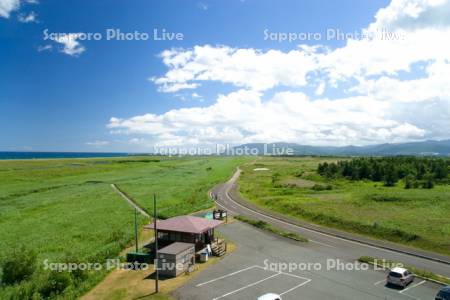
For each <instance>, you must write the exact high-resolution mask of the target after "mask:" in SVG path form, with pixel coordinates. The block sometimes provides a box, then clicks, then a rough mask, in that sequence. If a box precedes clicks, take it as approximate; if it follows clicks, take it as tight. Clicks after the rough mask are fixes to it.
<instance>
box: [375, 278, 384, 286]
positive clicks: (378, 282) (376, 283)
mask: <svg viewBox="0 0 450 300" xmlns="http://www.w3.org/2000/svg"><path fill="white" fill-rule="evenodd" d="M385 281H386V279H383V280H380V281H377V282H375V283H374V284H373V285H379V284H380V283H382V282H385Z"/></svg>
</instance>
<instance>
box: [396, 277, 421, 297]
mask: <svg viewBox="0 0 450 300" xmlns="http://www.w3.org/2000/svg"><path fill="white" fill-rule="evenodd" d="M425 282H427V281H426V280H422V281H421V282H419V283H417V284H414V285H411V286H409V287H407V288H406V289H403V290H401V291H400V292H399V293H400V294H403V293H404V292H406V291H408V290H410V289H413V288H415V287H418V286H419V285H421V284H424V283H425ZM407 296H409V295H407Z"/></svg>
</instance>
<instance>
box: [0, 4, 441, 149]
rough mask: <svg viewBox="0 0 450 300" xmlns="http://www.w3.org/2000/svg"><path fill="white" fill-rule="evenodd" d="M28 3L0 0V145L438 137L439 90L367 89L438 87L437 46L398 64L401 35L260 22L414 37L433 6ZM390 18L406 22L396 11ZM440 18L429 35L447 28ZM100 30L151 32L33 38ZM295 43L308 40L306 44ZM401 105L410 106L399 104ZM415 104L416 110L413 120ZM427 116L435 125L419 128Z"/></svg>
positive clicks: (130, 146) (41, 146) (125, 145)
mask: <svg viewBox="0 0 450 300" xmlns="http://www.w3.org/2000/svg"><path fill="white" fill-rule="evenodd" d="M30 2H31V3H30ZM34 2H36V1H19V0H0V39H1V42H0V64H1V68H0V82H1V84H0V105H1V109H0V126H1V128H3V130H2V138H1V139H0V150H35V151H46V150H47V151H49V150H51V151H130V152H134V151H151V150H152V147H154V146H155V145H177V146H181V145H211V144H214V143H218V142H223V143H232V144H238V143H241V142H242V143H243V142H257V141H259V142H274V141H281V140H283V141H289V142H299V143H309V144H334V145H336V144H339V145H341V144H370V143H378V142H389V141H392V142H397V141H406V140H421V139H425V138H448V136H446V135H445V130H442V126H444V129H445V126H448V122H447V123H446V119H447V117H448V116H447V115H446V113H447V112H448V103H449V102H448V97H447V96H448V90H443V91H440V93H438V94H437V95H432V96H430V99H428V98H427V97H417V98H414V97H413V99H409V100H408V101H406V100H405V101H400V102H401V103H394V104H393V102H392V101H394V100H392V99H394V98H395V101H398V99H399V98H401V99H404V98H405V97H403V94H402V93H404V92H405V90H409V88H408V87H406V86H405V88H404V90H399V91H397V92H396V94H390V95H384V94H383V93H382V95H378V94H379V93H378V92H374V90H372V89H373V88H377V89H378V87H379V86H380V85H381V86H389V85H395V86H403V85H408V84H409V85H413V86H417V85H420V86H419V89H421V88H423V89H424V92H423V93H426V89H427V88H432V87H433V86H434V85H433V84H435V85H438V86H439V87H440V86H441V85H443V84H445V83H442V82H440V81H437V82H436V81H433V82H430V80H431V79H433V78H435V77H438V76H437V75H436V74H442V72H446V71H447V70H448V57H445V54H442V53H434V52H433V53H431V51H430V50H428V49H424V50H423V51H422V52H420V53H416V54H414V55H413V54H411V55H410V56H411V57H409V59H408V60H406V61H402V62H401V63H399V64H398V66H397V65H396V64H395V63H394V64H393V63H392V61H390V59H392V60H393V61H396V62H398V61H400V60H401V59H397V58H396V57H394V55H398V53H401V51H402V49H408V45H405V43H399V45H394V46H392V47H394V48H393V49H392V50H391V53H392V56H393V57H392V58H391V57H389V55H391V54H386V55H387V56H388V57H381V58H380V57H379V54H377V52H375V50H376V49H378V48H377V47H380V46H379V43H378V42H374V46H373V47H372V46H371V45H366V44H362V42H361V41H358V40H355V41H354V43H356V44H357V43H360V44H358V45H356V46H355V45H350V43H352V42H351V41H350V42H349V41H348V40H339V41H338V40H335V39H332V40H326V39H321V40H319V41H317V40H303V41H294V42H287V41H284V42H279V41H276V40H267V39H265V38H264V30H267V31H268V32H271V33H278V32H281V33H292V32H294V33H299V32H302V33H307V32H319V33H322V34H324V33H325V32H326V31H327V29H330V28H331V29H339V30H340V31H342V32H355V31H361V30H362V29H364V28H366V29H367V28H369V26H370V24H375V25H376V24H378V25H379V24H385V25H386V24H387V25H392V26H391V30H392V31H396V30H400V31H402V32H404V31H405V30H406V31H407V32H411V35H410V36H413V34H417V35H418V34H420V32H419V33H418V31H420V30H417V28H416V27H414V29H413V30H412V31H411V29H410V28H411V26H410V25H411V24H416V23H417V24H419V25H418V26H419V29H423V30H425V29H426V30H428V28H429V27H428V25H429V24H428V23H427V22H433V21H429V18H424V20H425V21H421V19H420V16H421V15H425V16H426V14H427V10H429V11H430V10H431V13H433V9H434V10H436V9H435V7H433V6H427V7H425V8H423V9H422V10H419V13H417V11H413V12H412V13H411V14H410V15H406V16H405V15H404V13H402V11H404V9H401V8H402V7H400V8H398V7H395V6H393V5H391V6H392V9H390V10H389V9H388V13H386V14H384V15H383V14H381V15H378V16H379V17H378V18H376V16H377V12H378V11H379V10H380V9H382V8H384V7H388V8H389V7H390V3H389V1H355V0H353V1H339V3H338V2H337V1H323V0H322V1H256V0H254V1H252V0H246V1H156V0H155V1H45V0H40V1H38V2H36V3H34ZM397 2H402V1H397ZM403 2H404V1H403ZM401 5H406V4H405V3H403V4H401ZM447 6H448V3H444V4H443V6H442V7H438V8H437V9H438V11H442V10H443V9H446V7H447ZM403 8H404V7H403ZM396 13H397V17H396V18H393V17H392V15H394V16H396V15H395V14H396ZM401 18H404V19H405V21H404V22H398V20H401ZM392 20H394V21H395V22H396V23H395V22H394V21H392ZM427 20H428V21H427ZM432 20H435V18H432ZM419 21H420V22H419ZM383 22H384V23H383ZM394 23H395V24H394ZM397 23H398V24H397ZM399 24H400V25H399ZM431 25H432V28H435V27H436V26H435V24H431ZM383 26H384V25H383ZM446 26H447V24H444V25H443V27H442V28H439V29H436V30H438V32H437V33H436V34H445V33H446V30H447V27H446ZM108 28H112V29H118V30H120V31H121V32H124V33H125V32H134V31H139V32H141V33H149V34H150V39H149V40H146V41H136V40H134V41H111V40H106V39H105V38H102V39H101V40H81V39H80V38H79V37H78V38H77V37H75V38H73V37H72V42H73V43H68V41H67V40H64V39H63V40H62V41H55V40H44V39H43V37H44V33H43V32H44V30H45V29H48V32H50V33H64V34H67V35H69V34H77V33H88V32H91V33H101V34H102V35H103V37H104V36H105V31H106V30H107V29H108ZM154 29H157V30H159V32H161V31H162V30H163V29H165V30H166V31H168V32H174V33H182V34H183V40H181V41H155V40H153V39H152V35H153V30H154ZM408 30H409V31H408ZM412 42H417V41H414V40H413V41H412ZM438 42H439V41H435V43H438ZM441 43H442V41H441ZM301 44H303V45H307V46H310V47H314V46H317V47H319V48H318V50H314V51H313V53H312V54H306V53H308V50H305V49H306V48H305V47H306V46H304V47H303V46H300V45H301ZM431 46H432V47H435V46H436V44H434V45H430V47H431ZM438 46H445V45H439V44H438ZM64 47H65V48H64ZM301 47H303V48H301ZM387 47H391V46H387ZM401 47H404V48H401ZM405 47H406V48H405ZM384 48H386V47H384ZM364 49H374V52H373V53H364ZM165 50H166V52H165V53H166V54H167V55H166V58H168V59H169V60H170V59H173V60H172V61H171V62H172V63H173V62H174V61H179V59H182V58H183V57H185V56H186V55H187V56H188V57H189V58H188V59H187V61H183V60H182V62H181V63H180V64H178V65H174V64H172V65H171V63H165V62H164V60H163V57H162V56H161V53H163V51H165ZM240 50H243V51H240ZM167 51H170V52H167ZM273 51H275V52H273ZM291 51H294V52H291ZM309 51H311V50H309ZM396 51H398V53H397V52H396ZM341 52H344V54H340V53H341ZM346 52H347V53H346ZM272 53H276V55H275V57H273V58H272V56H271V54H272ZM289 53H290V54H291V55H289ZM354 53H356V56H358V57H359V56H361V57H359V58H357V59H355V61H356V62H358V59H360V60H361V62H363V63H360V64H359V65H362V64H367V66H365V67H364V68H362V69H361V70H359V69H358V70H356V69H355V67H354V66H351V62H352V61H353V59H352V57H353V55H354ZM378 53H379V51H378ZM241 54H242V56H241ZM365 55H367V57H364V56H365ZM297 57H299V58H300V59H304V62H303V60H302V62H301V63H299V62H298V61H296V59H297ZM242 60H243V62H244V63H243V64H241V63H240V62H241V61H242ZM253 60H254V61H255V62H254V65H252V63H251V62H252V61H253ZM290 60H292V63H291V61H290ZM266 62H267V63H266ZM272 63H273V65H271V64H272ZM310 64H311V65H310ZM341 64H342V65H341ZM383 64H385V66H384V65H383ZM199 65H200V67H199ZM262 65H264V66H262ZM268 65H271V66H270V67H266V66H268ZM292 65H295V66H298V68H297V67H296V68H294V69H293V68H290V66H292ZM393 65H394V67H392V66H393ZM236 66H238V67H237V68H236ZM303 66H309V67H305V70H302V68H303ZM378 66H380V67H379V68H378ZM197 68H199V69H198V70H197ZM430 68H431V69H432V70H437V71H435V72H434V73H433V71H429V69H430ZM297 70H298V72H299V73H297ZM170 72H171V73H170ZM180 74H181V75H180ZM185 76H188V77H185ZM433 76H434V77H433ZM203 77H204V78H203ZM186 78H188V79H186ZM266 78H269V79H270V78H271V80H269V81H270V82H267V83H265V82H264V81H265V80H266ZM292 78H294V79H295V80H293V79H292ZM430 78H431V79H430ZM158 79H159V80H158ZM291 79H292V80H291ZM421 79H423V81H426V80H427V79H429V80H428V81H426V82H425V83H423V82H422V81H420V82H419V81H418V80H421ZM400 81H401V83H399V82H400ZM179 84H182V85H184V87H188V88H179ZM321 85H322V88H321V87H320V86H321ZM176 86H178V87H176ZM324 87H325V88H324ZM322 90H323V91H322ZM398 95H402V96H401V97H398ZM419 96H420V95H419ZM381 98H382V99H381ZM406 98H408V97H406ZM423 98H426V99H423ZM391 100H392V101H391ZM339 101H341V102H339ZM376 101H380V105H378V104H377V103H376ZM338 103H342V104H343V105H338ZM405 103H407V106H405ZM418 103H419V104H418ZM394 105H395V106H394ZM375 106H376V107H378V109H379V108H382V109H380V110H384V109H388V110H391V111H390V114H389V115H386V114H385V113H384V112H380V111H378V109H377V108H374V107H375ZM251 107H255V110H254V114H255V116H252V118H248V117H245V114H246V115H249V114H251V115H253V113H252V109H251ZM442 107H444V110H443V109H442ZM319 108H320V110H322V109H323V112H322V113H318V112H317V110H318V109H319ZM406 108H408V109H409V110H411V111H410V112H408V113H407V114H399V112H398V111H399V110H401V111H405V110H406ZM445 108H447V111H446V110H445ZM246 109H249V110H248V111H247V113H246ZM416 110H418V111H420V112H421V113H422V114H424V111H426V114H425V115H422V116H420V118H421V119H420V118H417V114H416V112H417V111H416ZM227 111H228V112H227ZM240 112H242V113H243V114H244V115H243V116H240V117H241V118H242V119H239V118H238V116H239V114H240ZM435 114H439V116H438V117H437V118H434V116H435ZM442 114H443V115H442ZM272 115H279V116H281V117H283V118H282V119H283V120H286V123H283V122H280V120H277V119H271V118H272ZM112 118H113V119H112ZM205 119H207V120H205ZM268 119H270V120H271V122H268ZM319 119H320V120H322V121H320V122H319V123H317V122H318V121H317V120H319ZM348 119H351V122H350V124H348V123H347V121H348ZM360 119H361V121H358V120H360ZM368 119H370V120H372V121H371V123H370V124H366V123H365V122H366V120H368ZM428 119H436V122H437V123H436V124H432V126H431V128H428V127H427V126H430V124H428V123H429V122H427V120H428ZM287 120H289V121H287ZM330 120H334V121H330ZM344 120H345V121H344ZM282 123H283V124H282ZM278 126H279V127H278ZM439 128H440V129H439ZM447 128H448V127H447Z"/></svg>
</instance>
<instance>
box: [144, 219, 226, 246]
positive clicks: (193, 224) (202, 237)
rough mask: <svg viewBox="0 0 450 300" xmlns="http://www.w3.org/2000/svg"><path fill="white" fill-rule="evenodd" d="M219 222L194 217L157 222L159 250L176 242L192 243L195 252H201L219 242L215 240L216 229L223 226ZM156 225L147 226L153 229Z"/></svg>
mask: <svg viewBox="0 0 450 300" xmlns="http://www.w3.org/2000/svg"><path fill="white" fill-rule="evenodd" d="M222 223H223V222H222V221H219V220H208V219H205V218H201V217H194V216H178V217H173V218H169V219H167V220H157V222H156V227H157V230H158V248H159V247H165V246H168V245H170V244H172V243H175V242H181V243H191V244H194V245H195V251H196V252H197V251H200V250H202V249H204V248H205V247H206V245H208V244H211V245H213V244H215V243H217V242H218V240H216V239H215V238H214V228H215V227H217V226H219V225H220V224H222ZM153 226H154V224H153V223H152V224H149V225H146V226H145V228H146V229H153Z"/></svg>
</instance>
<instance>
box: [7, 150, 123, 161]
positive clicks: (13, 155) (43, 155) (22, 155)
mask: <svg viewBox="0 0 450 300" xmlns="http://www.w3.org/2000/svg"><path fill="white" fill-rule="evenodd" d="M128 155H129V154H128V153H118V152H21V151H20V152H8V151H0V160H5V159H50V158H89V157H121V156H128Z"/></svg>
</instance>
